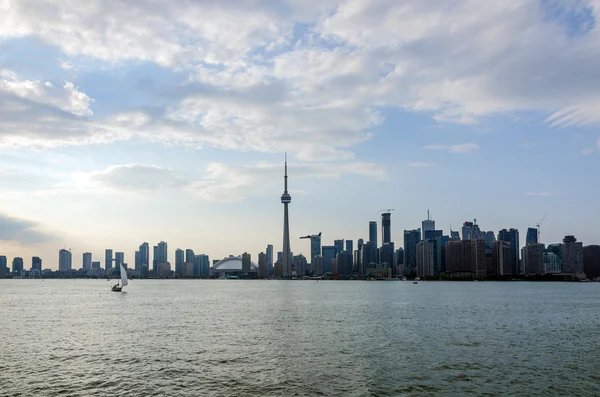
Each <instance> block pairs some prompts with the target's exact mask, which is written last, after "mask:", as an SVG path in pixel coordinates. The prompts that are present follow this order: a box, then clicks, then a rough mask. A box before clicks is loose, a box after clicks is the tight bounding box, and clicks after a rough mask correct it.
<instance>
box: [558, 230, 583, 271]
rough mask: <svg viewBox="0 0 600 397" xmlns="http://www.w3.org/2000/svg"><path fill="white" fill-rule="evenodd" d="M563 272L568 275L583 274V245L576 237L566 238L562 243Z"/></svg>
mask: <svg viewBox="0 0 600 397" xmlns="http://www.w3.org/2000/svg"><path fill="white" fill-rule="evenodd" d="M562 271H563V273H567V274H581V273H583V244H582V243H581V242H577V239H576V238H575V237H574V236H565V238H564V239H563V243H562Z"/></svg>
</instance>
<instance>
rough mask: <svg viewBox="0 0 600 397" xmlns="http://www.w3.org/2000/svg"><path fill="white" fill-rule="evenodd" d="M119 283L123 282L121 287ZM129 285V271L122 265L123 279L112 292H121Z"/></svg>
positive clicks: (114, 286)
mask: <svg viewBox="0 0 600 397" xmlns="http://www.w3.org/2000/svg"><path fill="white" fill-rule="evenodd" d="M119 281H121V285H119ZM126 285H127V270H125V268H124V267H123V265H121V278H120V280H119V279H117V283H116V284H115V285H113V287H112V289H111V291H113V292H121V290H122V289H123V287H124V286H126Z"/></svg>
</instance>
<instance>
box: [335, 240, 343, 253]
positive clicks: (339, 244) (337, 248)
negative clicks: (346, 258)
mask: <svg viewBox="0 0 600 397" xmlns="http://www.w3.org/2000/svg"><path fill="white" fill-rule="evenodd" d="M333 246H334V247H335V254H336V255H337V254H339V253H341V252H344V240H333Z"/></svg>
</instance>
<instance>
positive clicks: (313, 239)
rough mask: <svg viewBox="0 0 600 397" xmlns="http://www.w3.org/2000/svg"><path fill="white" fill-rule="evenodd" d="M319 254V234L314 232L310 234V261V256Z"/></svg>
mask: <svg viewBox="0 0 600 397" xmlns="http://www.w3.org/2000/svg"><path fill="white" fill-rule="evenodd" d="M319 255H321V236H320V235H318V234H316V235H313V236H310V258H311V259H310V260H311V263H312V258H314V257H315V256H319Z"/></svg>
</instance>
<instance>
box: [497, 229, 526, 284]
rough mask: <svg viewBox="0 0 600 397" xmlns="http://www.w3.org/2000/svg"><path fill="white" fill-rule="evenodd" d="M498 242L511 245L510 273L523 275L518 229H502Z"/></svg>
mask: <svg viewBox="0 0 600 397" xmlns="http://www.w3.org/2000/svg"><path fill="white" fill-rule="evenodd" d="M498 240H501V241H506V242H509V243H510V252H511V259H510V269H511V270H510V271H511V273H512V274H513V275H516V274H522V273H523V272H522V269H521V266H520V265H519V246H520V245H519V231H518V230H517V229H512V228H511V229H510V230H507V229H502V230H500V231H499V232H498Z"/></svg>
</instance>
